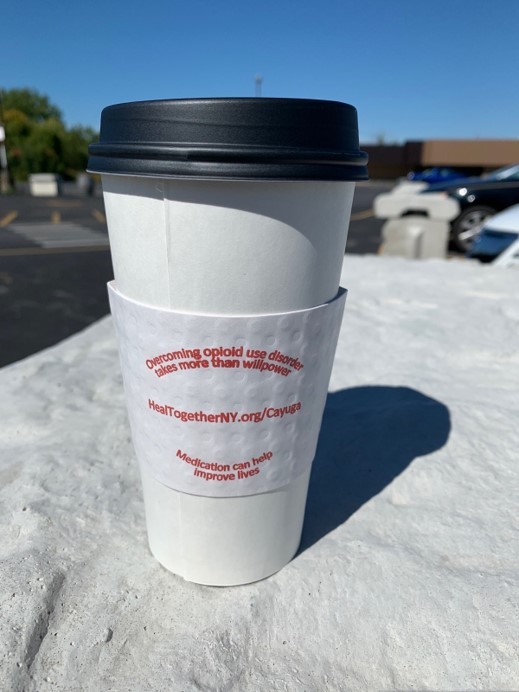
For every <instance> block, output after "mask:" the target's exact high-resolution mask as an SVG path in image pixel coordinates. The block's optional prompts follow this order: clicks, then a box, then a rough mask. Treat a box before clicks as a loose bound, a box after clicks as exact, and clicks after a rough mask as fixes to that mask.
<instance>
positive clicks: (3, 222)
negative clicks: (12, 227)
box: [0, 211, 18, 228]
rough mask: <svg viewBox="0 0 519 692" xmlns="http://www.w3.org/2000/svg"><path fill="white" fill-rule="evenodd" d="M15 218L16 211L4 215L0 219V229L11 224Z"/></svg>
mask: <svg viewBox="0 0 519 692" xmlns="http://www.w3.org/2000/svg"><path fill="white" fill-rule="evenodd" d="M17 216H18V212H17V211H10V212H9V214H6V215H5V216H4V217H3V218H2V219H0V228H4V227H5V226H8V225H9V224H10V223H11V221H14V220H15V219H16V217H17Z"/></svg>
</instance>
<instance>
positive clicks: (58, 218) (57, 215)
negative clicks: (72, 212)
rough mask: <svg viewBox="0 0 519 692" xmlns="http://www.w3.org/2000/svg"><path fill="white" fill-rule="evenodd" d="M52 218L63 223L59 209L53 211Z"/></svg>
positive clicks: (53, 220)
mask: <svg viewBox="0 0 519 692" xmlns="http://www.w3.org/2000/svg"><path fill="white" fill-rule="evenodd" d="M50 220H51V222H52V223H61V214H60V213H59V211H53V212H52V214H51V215H50Z"/></svg>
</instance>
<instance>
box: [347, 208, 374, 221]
mask: <svg viewBox="0 0 519 692" xmlns="http://www.w3.org/2000/svg"><path fill="white" fill-rule="evenodd" d="M372 216H375V214H374V212H373V209H366V210H365V211H359V212H357V213H356V214H352V215H351V218H350V221H360V220H361V219H369V218H370V217H372Z"/></svg>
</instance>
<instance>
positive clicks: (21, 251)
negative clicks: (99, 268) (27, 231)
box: [0, 245, 109, 257]
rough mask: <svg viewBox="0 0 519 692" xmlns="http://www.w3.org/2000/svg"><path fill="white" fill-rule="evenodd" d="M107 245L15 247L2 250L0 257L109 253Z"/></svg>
mask: <svg viewBox="0 0 519 692" xmlns="http://www.w3.org/2000/svg"><path fill="white" fill-rule="evenodd" d="M108 251H109V247H108V246H107V245H81V246H79V247H14V248H7V249H6V250H0V257H24V256H26V255H61V254H68V253H74V252H108Z"/></svg>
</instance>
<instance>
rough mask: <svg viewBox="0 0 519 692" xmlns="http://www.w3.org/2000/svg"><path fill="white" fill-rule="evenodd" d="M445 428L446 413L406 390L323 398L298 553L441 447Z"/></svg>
mask: <svg viewBox="0 0 519 692" xmlns="http://www.w3.org/2000/svg"><path fill="white" fill-rule="evenodd" d="M450 429H451V423H450V414H449V409H448V408H447V407H446V406H445V405H444V404H442V403H441V402H439V401H436V400H435V399H431V398H430V397H428V396H425V395H424V394H421V393H420V392H418V391H416V390H414V389H410V388H408V387H378V386H372V387H355V388H352V389H343V390H341V391H338V392H335V393H333V394H329V395H328V400H327V402H326V408H325V411H324V417H323V425H322V429H321V435H320V438H319V445H318V448H317V454H316V458H315V461H314V465H313V470H312V476H311V479H310V488H309V491H308V502H307V507H306V515H305V524H304V528H303V537H302V541H301V546H300V549H299V553H301V552H303V551H304V550H306V549H307V548H309V547H310V546H311V545H313V544H314V543H316V542H317V541H318V540H320V539H321V538H323V537H324V536H326V534H328V533H329V532H330V531H333V529H335V528H337V527H338V526H340V525H341V524H343V523H344V522H345V521H346V520H347V519H348V517H350V516H351V515H352V514H353V513H354V512H356V511H357V510H358V509H359V507H362V505H363V504H364V503H366V502H367V501H368V500H369V499H370V498H372V497H373V496H374V495H377V494H378V493H379V492H380V491H381V490H383V489H384V488H385V487H386V486H387V485H389V483H391V481H392V480H393V479H394V478H396V477H397V476H398V475H399V474H401V473H402V471H404V470H405V469H406V467H407V466H409V464H410V463H411V462H412V461H413V459H415V458H416V457H419V456H423V455H424V454H430V453H431V452H434V451H435V450H436V449H440V448H441V447H443V445H445V443H446V442H447V439H448V437H449V433H450Z"/></svg>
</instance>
